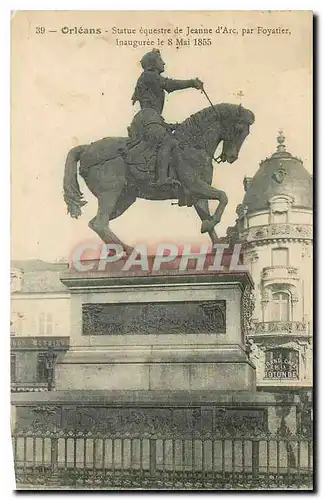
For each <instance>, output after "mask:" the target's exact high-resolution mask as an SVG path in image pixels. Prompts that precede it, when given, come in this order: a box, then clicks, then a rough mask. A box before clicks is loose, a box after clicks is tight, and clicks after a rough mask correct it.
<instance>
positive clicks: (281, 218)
mask: <svg viewBox="0 0 323 500" xmlns="http://www.w3.org/2000/svg"><path fill="white" fill-rule="evenodd" d="M287 222H288V216H287V212H274V213H273V224H286V223H287Z"/></svg>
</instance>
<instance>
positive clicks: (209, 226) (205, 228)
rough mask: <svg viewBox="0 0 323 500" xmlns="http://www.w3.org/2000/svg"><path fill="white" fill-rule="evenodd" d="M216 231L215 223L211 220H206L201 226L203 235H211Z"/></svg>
mask: <svg viewBox="0 0 323 500" xmlns="http://www.w3.org/2000/svg"><path fill="white" fill-rule="evenodd" d="M213 229H214V222H213V221H211V220H204V221H203V222H202V225H201V233H210V232H211V231H213Z"/></svg>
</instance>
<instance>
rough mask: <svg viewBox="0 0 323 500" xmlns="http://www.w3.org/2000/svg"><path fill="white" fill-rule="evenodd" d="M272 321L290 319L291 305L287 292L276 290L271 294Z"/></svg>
mask: <svg viewBox="0 0 323 500" xmlns="http://www.w3.org/2000/svg"><path fill="white" fill-rule="evenodd" d="M271 312H272V314H271V315H272V318H271V319H272V321H290V319H291V307H290V295H289V293H287V292H276V293H273V294H272V306H271Z"/></svg>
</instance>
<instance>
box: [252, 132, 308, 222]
mask: <svg viewBox="0 0 323 500" xmlns="http://www.w3.org/2000/svg"><path fill="white" fill-rule="evenodd" d="M277 141H278V146H277V151H276V152H275V153H274V154H273V155H272V156H271V157H270V158H266V159H265V160H263V161H262V162H261V163H260V168H259V170H258V172H257V173H256V174H255V176H254V177H253V178H245V181H244V184H245V190H246V194H245V196H244V199H243V204H244V205H246V206H247V211H248V213H252V212H258V211H260V210H266V209H268V208H269V200H270V199H271V198H272V197H273V196H277V195H287V196H290V197H292V198H293V207H297V208H308V209H312V208H313V192H312V176H311V175H310V174H309V173H308V171H307V170H306V169H305V167H304V166H303V163H302V161H301V160H300V159H299V158H296V157H294V156H292V155H291V153H289V152H288V151H286V146H285V144H284V142H285V137H284V135H283V133H282V131H279V137H277Z"/></svg>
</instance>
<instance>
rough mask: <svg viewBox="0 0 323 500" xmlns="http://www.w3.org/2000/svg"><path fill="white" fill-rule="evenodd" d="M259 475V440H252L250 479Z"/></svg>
mask: <svg viewBox="0 0 323 500" xmlns="http://www.w3.org/2000/svg"><path fill="white" fill-rule="evenodd" d="M258 477H259V441H252V479H258Z"/></svg>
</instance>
